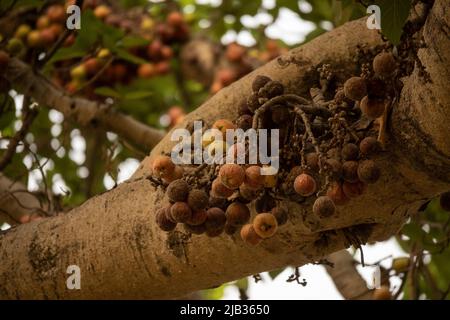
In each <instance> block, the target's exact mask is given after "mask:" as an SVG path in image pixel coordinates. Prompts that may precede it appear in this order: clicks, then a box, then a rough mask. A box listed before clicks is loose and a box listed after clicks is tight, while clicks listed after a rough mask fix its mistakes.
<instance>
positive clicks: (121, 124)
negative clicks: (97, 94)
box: [4, 58, 163, 151]
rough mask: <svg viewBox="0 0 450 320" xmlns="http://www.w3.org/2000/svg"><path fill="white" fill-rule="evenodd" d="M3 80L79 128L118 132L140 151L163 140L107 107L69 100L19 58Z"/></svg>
mask: <svg viewBox="0 0 450 320" xmlns="http://www.w3.org/2000/svg"><path fill="white" fill-rule="evenodd" d="M4 77H5V78H6V79H7V80H8V81H9V82H10V83H11V85H12V87H13V88H14V89H15V90H17V91H18V92H20V93H22V94H24V95H29V96H30V97H32V98H33V99H34V100H35V101H36V102H37V103H39V104H40V105H43V106H47V107H49V108H53V109H56V110H58V111H60V112H62V113H63V114H64V116H65V117H66V118H68V119H70V120H73V121H75V122H76V123H78V124H79V125H82V126H87V125H92V126H94V127H100V128H103V129H104V130H108V131H112V132H114V133H117V134H118V135H119V136H121V137H123V138H124V139H125V140H127V141H128V142H130V143H131V144H133V145H136V146H138V147H140V148H141V149H143V150H146V151H149V150H151V149H152V148H153V147H154V146H155V145H156V144H157V143H158V142H159V141H160V140H161V138H162V137H163V133H162V132H161V131H160V130H157V129H154V128H151V127H149V126H147V125H145V124H143V123H141V122H139V121H137V120H135V119H133V118H132V117H130V116H127V115H124V114H122V113H120V112H118V111H116V110H114V108H113V107H112V106H110V105H106V104H101V103H97V102H93V101H89V100H86V99H83V98H76V97H75V98H72V97H70V96H69V95H67V94H66V93H65V92H63V91H62V90H60V89H58V88H56V87H55V86H54V85H53V84H51V83H50V82H49V81H48V80H47V79H46V78H45V77H44V76H43V75H41V74H40V73H35V72H34V71H33V70H32V68H31V67H29V66H28V65H26V64H25V63H24V62H22V61H20V60H19V59H15V58H12V59H10V63H9V64H8V68H7V70H6V72H5V74H4Z"/></svg>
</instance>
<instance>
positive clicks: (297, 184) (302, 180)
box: [294, 173, 317, 197]
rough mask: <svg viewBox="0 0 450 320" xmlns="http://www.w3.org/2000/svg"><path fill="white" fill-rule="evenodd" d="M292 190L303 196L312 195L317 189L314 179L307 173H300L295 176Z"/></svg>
mask: <svg viewBox="0 0 450 320" xmlns="http://www.w3.org/2000/svg"><path fill="white" fill-rule="evenodd" d="M294 190H295V192H297V193H298V194H299V195H301V196H303V197H308V196H310V195H312V194H313V193H314V192H316V190H317V185H316V181H315V180H314V178H313V177H311V176H310V175H309V174H306V173H302V174H300V175H298V176H297V178H295V181H294Z"/></svg>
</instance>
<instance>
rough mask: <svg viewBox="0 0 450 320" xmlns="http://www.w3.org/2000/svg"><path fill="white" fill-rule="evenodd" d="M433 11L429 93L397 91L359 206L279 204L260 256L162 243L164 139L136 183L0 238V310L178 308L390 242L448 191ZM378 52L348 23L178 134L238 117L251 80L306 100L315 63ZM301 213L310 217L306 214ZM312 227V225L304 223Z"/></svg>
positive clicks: (176, 234)
mask: <svg viewBox="0 0 450 320" xmlns="http://www.w3.org/2000/svg"><path fill="white" fill-rule="evenodd" d="M445 3H446V1H444V0H441V1H436V3H435V4H434V7H433V9H432V12H430V14H429V16H428V19H427V22H426V25H425V27H424V29H423V37H424V40H425V43H426V48H423V49H420V50H419V52H418V56H419V59H420V61H421V63H422V66H423V67H424V69H425V70H426V73H427V74H428V76H429V78H430V79H431V82H428V81H425V78H424V75H423V73H421V72H419V68H418V67H416V70H414V72H413V73H412V74H411V75H410V76H408V77H406V78H405V79H403V80H404V83H405V87H404V89H403V91H402V95H401V100H400V101H399V103H398V104H396V105H395V106H394V108H393V111H392V114H391V115H390V119H389V123H388V144H387V150H386V151H385V152H384V153H383V154H382V155H381V156H380V157H379V158H378V159H377V161H378V162H379V164H380V166H381V168H382V177H381V179H380V180H379V181H378V182H377V183H376V184H374V185H370V186H369V188H368V190H367V192H366V193H365V194H364V195H363V196H362V197H360V198H357V199H355V200H352V201H351V202H350V203H349V204H348V205H345V206H341V207H338V210H337V213H336V214H335V216H333V217H331V218H326V219H321V220H315V221H311V220H310V219H309V217H311V216H312V214H310V213H311V204H310V203H307V204H304V205H301V204H297V203H293V202H284V203H283V205H284V206H286V208H288V209H289V215H290V219H289V222H288V223H287V224H286V225H285V226H283V227H281V228H280V229H279V232H278V233H277V235H276V236H275V237H273V238H271V239H269V240H266V241H263V242H262V243H261V244H260V245H259V246H258V247H249V246H247V245H245V244H244V243H243V242H242V241H241V240H240V238H239V236H233V237H230V236H227V235H222V236H220V237H218V238H207V237H206V236H204V235H202V236H196V235H193V236H191V235H190V234H188V233H185V232H184V231H183V230H180V229H179V228H177V230H176V231H173V232H170V233H165V232H163V231H161V230H159V228H158V227H157V226H156V224H155V223H154V213H155V211H156V209H157V208H159V207H160V205H161V202H162V199H163V191H162V190H161V189H160V188H157V189H155V188H154V187H153V186H152V184H151V183H150V182H149V181H148V180H147V179H146V175H147V174H148V172H149V171H148V167H149V163H150V159H151V156H154V155H157V154H160V153H161V152H167V151H170V149H171V147H172V146H173V142H171V141H170V134H169V135H167V136H166V137H165V138H164V139H163V140H162V142H161V143H160V144H159V145H158V146H157V147H156V148H155V149H154V150H153V152H152V155H151V156H150V157H149V158H146V159H145V160H144V161H143V162H142V164H141V166H140V168H139V170H138V171H137V172H136V174H135V175H134V177H133V178H132V179H130V180H129V181H127V182H125V183H122V184H121V185H119V186H118V187H117V188H115V189H113V190H111V191H108V192H106V193H104V194H101V195H98V196H95V197H93V198H92V199H90V200H89V201H87V202H86V203H84V204H83V205H81V206H80V207H78V208H76V209H73V210H72V211H71V212H69V213H68V214H64V215H59V216H57V217H55V218H51V219H44V220H42V221H37V222H32V223H29V224H26V225H22V226H20V227H18V228H16V229H14V230H11V231H10V232H7V233H6V234H3V235H0V260H1V261H2V263H1V265H0V283H1V284H2V285H1V287H0V298H20V299H27V298H41V299H46V298H48V299H65V298H73V299H89V298H100V299H103V298H153V299H155V298H175V297H179V296H182V295H185V294H187V293H189V292H192V291H195V290H200V289H205V288H210V287H214V286H218V285H220V284H222V283H224V282H227V281H231V280H235V279H238V278H242V277H244V276H248V275H251V274H254V273H257V272H262V271H268V270H272V269H277V268H280V267H284V266H287V265H295V266H300V265H303V264H306V263H309V262H312V261H316V260H318V259H320V258H323V257H325V256H326V255H328V254H330V253H332V252H335V251H338V250H341V249H343V248H346V247H348V246H349V245H350V242H349V240H348V235H349V234H350V233H351V234H352V236H353V237H354V236H357V237H359V238H360V239H361V240H362V241H364V240H369V241H381V240H385V239H387V238H388V237H390V236H391V235H393V234H395V233H396V232H397V231H398V230H399V228H401V226H402V224H403V223H404V222H405V220H406V219H407V218H408V216H409V215H410V214H413V213H415V212H417V210H418V208H419V207H420V206H421V205H422V204H423V203H424V202H425V201H426V200H428V199H430V198H431V197H434V196H436V195H437V194H439V193H441V192H444V191H447V190H449V189H450V170H448V168H449V167H450V141H449V139H448V138H449V137H450V129H449V125H448V124H449V123H450V112H449V111H450V96H449V92H448V88H447V81H448V79H449V77H448V70H449V66H450V63H449V59H450V57H449V56H448V55H446V53H447V52H448V51H449V42H448V32H447V31H446V30H448V28H449V25H450V24H449V14H448V10H447V12H446V10H444V9H445ZM360 45H365V46H367V47H376V46H380V45H382V40H381V38H380V36H379V34H378V32H377V31H374V30H368V29H367V28H366V24H365V20H359V21H355V22H350V23H347V24H346V25H344V26H342V27H340V28H338V29H336V30H334V31H331V32H328V33H326V34H324V35H323V36H321V37H319V38H317V39H316V40H314V41H312V42H310V43H308V44H306V45H304V46H302V47H300V48H297V49H294V50H292V51H290V52H289V54H287V55H286V56H285V57H284V59H286V58H291V60H295V63H290V64H288V65H287V66H280V64H279V63H278V62H277V61H272V62H271V63H268V64H267V65H265V66H263V67H261V68H259V69H258V70H256V71H254V72H253V73H251V74H249V75H248V76H246V77H244V78H242V79H241V80H239V81H237V82H236V83H234V84H232V85H230V86H229V87H227V88H225V89H224V90H222V91H220V92H219V93H218V94H216V95H215V96H214V97H212V98H211V99H210V100H208V101H207V102H206V103H204V104H203V105H202V106H201V107H200V108H198V109H197V110H196V111H194V112H193V113H191V114H190V115H189V116H188V117H187V119H186V121H185V122H184V123H183V124H182V125H181V126H183V125H184V126H186V125H187V124H188V122H190V121H192V120H195V119H199V118H202V119H203V120H205V121H206V122H207V123H208V124H209V125H211V124H212V122H213V121H214V119H218V118H233V117H235V114H236V111H237V106H238V104H239V102H240V101H241V100H243V99H245V98H246V95H248V94H249V93H250V92H251V83H252V79H253V78H254V77H255V76H256V75H258V74H262V75H268V76H270V77H271V78H272V79H275V80H279V81H281V82H282V83H283V84H284V85H285V87H286V89H287V91H288V92H292V93H296V94H299V95H303V96H306V95H307V94H308V91H309V88H310V87H311V84H312V81H313V80H314V79H312V77H311V75H312V74H314V71H315V70H316V68H317V67H319V66H320V65H321V64H323V63H330V64H331V65H332V66H334V67H336V68H340V69H342V73H343V75H347V76H348V75H351V74H352V73H354V72H355V67H354V66H355V64H354V60H353V58H354V56H355V53H356V51H357V46H360ZM308 213H309V214H308ZM306 217H308V219H306ZM73 264H76V265H78V266H79V267H80V268H81V290H68V289H67V288H66V277H67V276H68V275H67V274H66V268H67V267H68V266H69V265H73Z"/></svg>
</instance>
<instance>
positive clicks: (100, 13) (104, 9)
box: [94, 5, 111, 19]
mask: <svg viewBox="0 0 450 320" xmlns="http://www.w3.org/2000/svg"><path fill="white" fill-rule="evenodd" d="M110 14H111V8H110V7H108V6H106V5H99V6H98V7H97V8H95V9H94V15H95V16H96V17H97V18H99V19H105V18H106V17H107V16H109V15H110Z"/></svg>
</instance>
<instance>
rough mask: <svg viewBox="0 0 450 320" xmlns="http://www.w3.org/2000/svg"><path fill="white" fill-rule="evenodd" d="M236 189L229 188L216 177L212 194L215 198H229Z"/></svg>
mask: <svg viewBox="0 0 450 320" xmlns="http://www.w3.org/2000/svg"><path fill="white" fill-rule="evenodd" d="M233 193H234V191H233V190H232V189H229V188H227V187H226V186H225V185H224V184H223V183H222V182H221V181H220V180H219V179H215V180H214V181H213V183H212V185H211V195H212V196H213V197H215V198H225V199H226V198H228V197H230V196H231V195H232V194H233Z"/></svg>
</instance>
